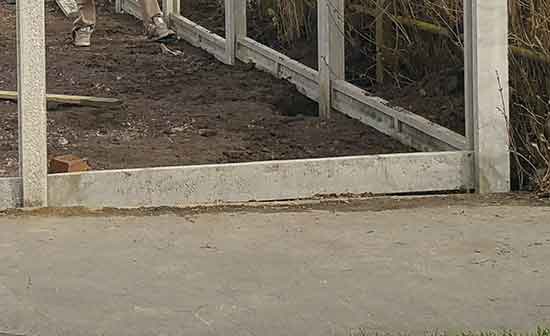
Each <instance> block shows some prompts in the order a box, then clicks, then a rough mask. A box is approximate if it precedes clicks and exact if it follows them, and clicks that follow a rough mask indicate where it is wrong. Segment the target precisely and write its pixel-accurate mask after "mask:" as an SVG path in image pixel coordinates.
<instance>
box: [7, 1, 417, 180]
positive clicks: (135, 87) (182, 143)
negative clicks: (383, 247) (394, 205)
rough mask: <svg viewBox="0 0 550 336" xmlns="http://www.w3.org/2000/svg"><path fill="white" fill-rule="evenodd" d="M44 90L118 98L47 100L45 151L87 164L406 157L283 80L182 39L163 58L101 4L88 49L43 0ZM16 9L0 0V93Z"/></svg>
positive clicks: (10, 61)
mask: <svg viewBox="0 0 550 336" xmlns="http://www.w3.org/2000/svg"><path fill="white" fill-rule="evenodd" d="M46 10H47V18H46V21H47V22H46V35H47V36H46V39H47V41H46V42H47V90H48V93H56V94H71V95H86V96H96V97H116V98H119V99H121V100H122V102H123V104H122V106H118V107H115V108H91V107H82V106H80V107H78V106H65V105H50V106H49V109H48V155H49V156H50V157H53V156H57V155H64V154H72V155H76V156H79V157H81V158H85V159H87V160H88V162H89V164H90V166H91V167H92V169H99V170H101V169H115V168H139V167H155V166H174V165H192V164H211V163H230V162H250V161H262V160H275V159H301V158H320V157H335V156H350V155H368V154H385V153H400V152H410V151H412V150H411V149H410V148H408V147H405V146H403V145H401V144H400V143H398V142H397V141H395V140H393V139H391V138H389V137H387V136H385V135H383V134H381V133H379V132H377V131H376V130H374V129H372V128H370V127H368V126H366V125H364V124H362V123H360V122H358V121H355V120H353V119H350V118H348V117H346V116H344V115H341V114H339V113H334V115H333V118H332V119H331V120H329V121H327V122H321V121H320V119H319V118H317V116H316V115H317V107H316V104H315V103H314V102H312V101H310V100H308V99H306V98H304V97H303V96H302V95H300V94H299V93H298V92H297V91H296V89H295V88H294V87H293V86H292V85H290V84H288V83H287V82H285V81H282V80H278V79H275V78H273V77H271V76H270V75H269V74H266V73H263V72H260V71H257V70H254V69H253V68H252V67H251V66H249V65H246V64H238V65H236V66H233V67H231V66H227V65H224V64H222V63H220V62H218V61H216V60H215V59H214V58H213V57H212V56H210V55H209V54H207V53H205V52H203V51H201V50H199V49H196V48H194V47H192V46H190V45H188V44H187V43H185V42H183V41H179V42H177V43H175V44H173V45H170V48H171V49H172V50H179V51H181V52H183V54H181V55H179V56H174V55H171V54H168V53H163V51H162V50H161V48H160V47H159V45H158V44H154V43H149V42H147V41H146V40H145V39H144V37H143V36H142V30H143V29H142V26H141V24H140V23H139V22H138V21H137V20H135V19H133V18H132V17H130V16H127V15H119V14H115V13H114V4H113V3H111V2H109V1H107V0H105V1H103V0H101V1H98V25H97V28H96V32H95V33H94V36H93V45H92V47H91V48H85V49H77V48H74V47H73V46H72V45H71V43H70V35H69V32H70V30H71V24H72V23H71V19H68V18H66V17H65V16H64V15H63V14H62V12H61V11H60V10H59V9H58V8H57V7H56V5H55V2H54V1H51V0H48V1H47V2H46ZM15 23H16V15H15V6H14V5H9V4H8V3H7V2H6V1H5V0H0V90H15V89H16V86H17V56H16V55H17V51H16V27H15ZM0 113H1V115H2V117H1V118H0V176H14V175H17V170H18V163H17V157H18V144H17V129H18V116H17V105H16V104H15V103H13V102H5V101H0Z"/></svg>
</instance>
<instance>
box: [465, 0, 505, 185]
mask: <svg viewBox="0 0 550 336" xmlns="http://www.w3.org/2000/svg"><path fill="white" fill-rule="evenodd" d="M464 9H465V21H464V22H465V25H466V26H465V34H464V36H465V48H464V49H465V73H466V75H465V85H466V88H465V89H466V91H465V92H466V122H467V125H466V135H467V137H468V139H469V143H470V146H471V148H472V149H473V151H474V153H475V160H474V161H475V167H474V168H475V179H476V189H477V191H478V192H480V193H493V192H508V191H509V190H510V153H509V152H510V151H509V144H510V141H509V86H508V78H509V72H508V4H507V1H503V0H466V1H465V8H464Z"/></svg>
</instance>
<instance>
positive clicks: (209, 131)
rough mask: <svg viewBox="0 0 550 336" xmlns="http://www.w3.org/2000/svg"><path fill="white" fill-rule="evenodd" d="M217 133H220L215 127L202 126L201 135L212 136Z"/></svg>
mask: <svg viewBox="0 0 550 336" xmlns="http://www.w3.org/2000/svg"><path fill="white" fill-rule="evenodd" d="M216 134H218V132H217V131H216V130H213V129H208V128H202V129H200V130H199V135H200V136H203V137H211V136H215V135H216Z"/></svg>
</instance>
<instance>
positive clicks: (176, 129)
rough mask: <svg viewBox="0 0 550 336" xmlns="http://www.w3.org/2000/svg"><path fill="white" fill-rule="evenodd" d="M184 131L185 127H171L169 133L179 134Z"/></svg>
mask: <svg viewBox="0 0 550 336" xmlns="http://www.w3.org/2000/svg"><path fill="white" fill-rule="evenodd" d="M183 131H185V127H183V126H180V127H173V128H171V129H170V133H179V132H183Z"/></svg>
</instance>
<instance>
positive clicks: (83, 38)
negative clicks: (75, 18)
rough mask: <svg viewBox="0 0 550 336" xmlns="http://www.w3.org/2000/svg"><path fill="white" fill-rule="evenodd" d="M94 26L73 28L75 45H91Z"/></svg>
mask: <svg viewBox="0 0 550 336" xmlns="http://www.w3.org/2000/svg"><path fill="white" fill-rule="evenodd" d="M93 32H94V28H93V27H92V26H88V27H82V28H76V29H74V30H73V45H74V46H75V47H89V46H90V45H91V44H92V43H91V40H92V33H93Z"/></svg>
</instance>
